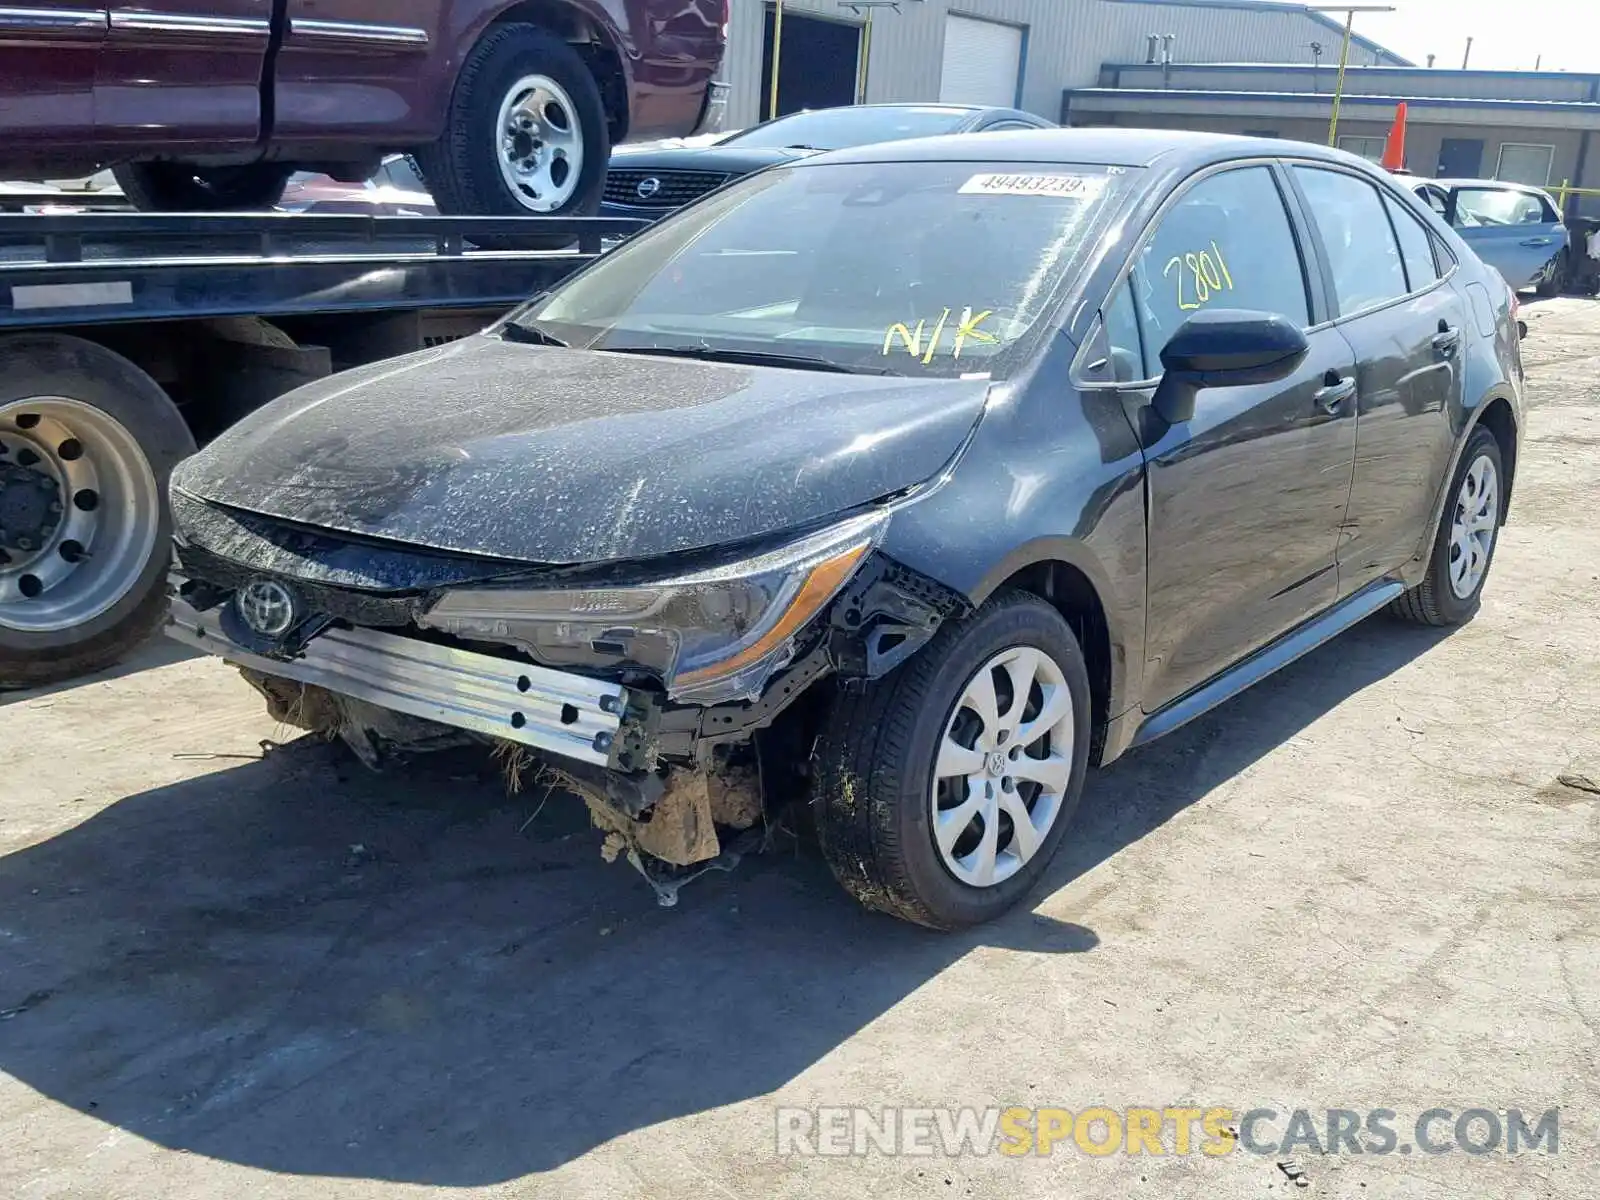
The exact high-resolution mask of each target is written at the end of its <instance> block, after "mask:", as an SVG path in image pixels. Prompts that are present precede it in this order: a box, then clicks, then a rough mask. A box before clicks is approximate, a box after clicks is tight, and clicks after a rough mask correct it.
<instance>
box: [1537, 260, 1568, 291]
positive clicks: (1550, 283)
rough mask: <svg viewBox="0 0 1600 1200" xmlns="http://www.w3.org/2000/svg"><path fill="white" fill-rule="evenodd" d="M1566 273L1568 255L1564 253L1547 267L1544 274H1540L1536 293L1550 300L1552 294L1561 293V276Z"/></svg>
mask: <svg viewBox="0 0 1600 1200" xmlns="http://www.w3.org/2000/svg"><path fill="white" fill-rule="evenodd" d="M1564 274H1566V255H1565V254H1563V255H1561V256H1560V257H1558V258H1557V259H1556V260H1555V261H1554V262H1552V263H1551V264H1550V266H1549V267H1548V268H1546V270H1545V272H1544V274H1542V275H1540V276H1539V282H1538V283H1536V284H1535V285H1534V288H1533V290H1534V293H1535V294H1536V295H1538V296H1541V297H1543V298H1544V299H1546V300H1548V299H1550V298H1551V297H1552V296H1559V295H1560V294H1561V278H1562V276H1563V275H1564Z"/></svg>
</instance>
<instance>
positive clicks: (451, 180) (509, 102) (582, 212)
mask: <svg viewBox="0 0 1600 1200" xmlns="http://www.w3.org/2000/svg"><path fill="white" fill-rule="evenodd" d="M610 156H611V133H610V127H609V125H608V123H607V120H606V112H605V105H604V104H603V103H602V101H601V98H600V87H599V84H597V83H596V82H595V78H594V75H593V74H592V73H591V72H590V70H589V68H588V67H587V66H586V65H585V64H584V61H583V59H582V58H580V57H579V56H578V53H577V51H575V50H574V49H573V48H572V47H571V46H569V45H567V43H565V42H563V41H562V40H561V39H560V38H558V37H555V36H554V35H553V34H550V33H547V32H546V31H544V30H543V29H540V28H538V27H537V26H534V25H527V24H521V23H514V24H507V25H500V26H496V27H495V28H493V29H491V30H490V31H489V32H488V33H487V34H485V35H484V37H483V39H482V40H481V41H479V43H478V44H477V46H475V47H474V48H473V50H472V52H471V53H470V54H469V55H468V56H467V59H466V62H465V63H463V64H462V67H461V74H460V76H459V77H458V78H457V80H456V87H455V94H454V95H453V97H452V98H451V101H450V110H449V115H448V117H447V124H446V127H445V133H444V136H443V137H442V138H440V139H439V140H438V141H437V142H435V143H434V144H433V145H431V146H426V147H423V148H422V149H420V150H419V151H418V152H417V155H416V158H417V161H418V164H419V166H420V167H421V175H422V178H423V179H424V180H425V181H426V182H427V186H428V189H429V191H431V192H432V194H433V199H434V203H435V204H437V205H438V206H439V211H440V212H442V213H447V214H453V215H473V216H508V217H539V216H547V217H557V216H559V217H568V216H590V215H593V214H594V213H595V212H598V211H599V208H600V199H601V192H602V190H603V189H604V187H605V178H606V166H607V162H608V160H609V158H610ZM573 240H574V239H572V238H570V237H555V236H551V237H544V238H538V237H536V238H533V239H526V238H518V239H516V240H515V243H514V244H515V245H518V246H524V245H526V246H534V247H536V248H537V247H549V248H559V247H562V246H566V245H570V244H571V243H572V241H573ZM502 243H503V244H506V245H510V244H513V243H512V242H511V241H510V240H509V239H481V240H479V244H480V245H490V246H496V247H497V246H499V245H501V244H502Z"/></svg>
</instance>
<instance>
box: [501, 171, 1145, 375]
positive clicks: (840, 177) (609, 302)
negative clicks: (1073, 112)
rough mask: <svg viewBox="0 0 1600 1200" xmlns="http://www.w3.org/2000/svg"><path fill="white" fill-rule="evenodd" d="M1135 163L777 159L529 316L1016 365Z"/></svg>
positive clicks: (535, 327) (548, 327) (709, 352)
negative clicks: (796, 163) (803, 162)
mask: <svg viewBox="0 0 1600 1200" xmlns="http://www.w3.org/2000/svg"><path fill="white" fill-rule="evenodd" d="M1136 174H1137V172H1136V171H1128V170H1124V169H1123V168H1120V167H1113V168H1106V167H1103V166H1070V165H1062V164H1055V163H1051V164H1035V163H1024V164H1017V163H949V162H891V163H881V162H880V163H870V164H869V163H861V164H856V163H840V164H815V163H813V164H811V165H807V166H801V167H790V168H780V169H774V170H768V171H763V172H760V173H759V174H757V175H753V176H751V177H749V178H748V179H746V180H744V181H742V182H740V183H737V184H735V185H733V186H732V187H729V188H728V189H726V190H725V191H722V192H719V193H717V194H715V195H713V196H711V197H709V198H707V199H706V200H703V201H701V202H699V203H698V204H695V205H693V206H691V207H690V208H687V209H684V210H683V211H681V212H680V213H678V214H677V215H676V216H673V217H669V218H667V219H666V220H665V221H662V222H661V223H659V224H657V225H655V226H652V227H651V228H650V229H648V230H646V231H645V232H644V233H642V234H640V235H638V236H637V237H636V238H634V239H633V240H632V241H630V242H628V243H626V244H624V245H623V246H621V247H619V248H618V249H616V250H613V251H612V252H611V253H609V254H607V255H605V256H604V257H602V258H601V259H600V260H599V261H597V262H596V263H595V264H594V265H593V266H592V267H590V268H589V269H588V270H586V271H583V272H581V273H579V274H578V275H575V276H573V277H572V278H571V279H570V280H568V281H567V282H565V283H563V284H562V285H561V286H559V287H558V288H556V290H555V291H553V292H551V293H550V294H549V295H548V296H546V297H544V298H542V299H540V300H537V301H535V302H534V303H533V304H532V305H530V306H528V307H527V308H525V309H524V310H522V311H521V312H519V313H518V314H516V316H515V318H514V321H515V323H516V324H518V325H519V326H520V327H521V328H522V329H523V330H525V331H533V332H534V333H536V334H538V335H539V336H540V337H542V338H545V339H548V340H558V341H560V342H562V343H565V344H567V345H571V346H578V347H584V348H587V349H597V350H636V351H637V350H649V349H660V350H666V351H668V352H678V353H690V352H692V353H698V354H702V355H704V356H706V357H715V356H716V354H717V353H718V352H723V353H725V354H726V356H727V357H729V358H730V359H732V358H734V357H735V356H738V355H744V356H747V357H748V356H751V355H758V354H766V355H773V356H777V355H781V356H783V357H784V358H786V359H791V360H811V361H812V363H813V364H815V365H818V366H822V367H826V368H831V369H835V370H854V371H863V372H867V371H873V372H880V373H882V372H886V373H890V374H896V375H908V376H926V375H934V376H955V375H961V374H965V373H989V374H992V375H1001V374H1004V373H1005V372H1006V371H1007V370H1009V369H1010V366H1011V364H1012V362H1013V360H1014V359H1015V358H1016V357H1017V355H1016V354H1013V353H1011V352H1012V351H1013V350H1014V349H1016V348H1018V347H1020V345H1021V344H1022V343H1023V342H1024V341H1025V340H1026V339H1027V338H1028V337H1029V335H1030V334H1031V333H1032V331H1033V330H1034V328H1035V327H1036V326H1037V325H1039V324H1040V323H1041V318H1042V316H1043V315H1044V314H1046V313H1047V312H1048V310H1049V308H1050V305H1051V304H1052V302H1053V301H1054V299H1055V297H1056V296H1057V295H1058V294H1059V293H1060V290H1061V288H1062V287H1063V285H1064V284H1065V283H1066V282H1067V281H1069V280H1070V279H1072V278H1073V276H1074V275H1075V273H1076V271H1077V269H1078V267H1079V265H1080V263H1081V262H1082V260H1083V258H1084V257H1085V255H1086V254H1087V253H1088V251H1089V249H1090V247H1092V246H1093V245H1094V244H1095V241H1096V240H1097V239H1098V237H1099V235H1100V231H1101V230H1102V229H1103V228H1104V227H1105V225H1106V224H1107V223H1108V221H1109V218H1110V216H1111V214H1114V213H1115V212H1116V211H1117V209H1118V208H1119V207H1120V200H1121V196H1122V195H1123V193H1124V191H1125V189H1127V188H1128V187H1129V186H1131V184H1130V180H1131V179H1132V178H1133V177H1134V176H1135V175H1136Z"/></svg>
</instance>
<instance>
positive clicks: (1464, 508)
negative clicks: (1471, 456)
mask: <svg viewBox="0 0 1600 1200" xmlns="http://www.w3.org/2000/svg"><path fill="white" fill-rule="evenodd" d="M1499 526H1500V478H1499V476H1498V475H1497V474H1496V472H1495V468H1494V463H1492V462H1490V461H1489V459H1488V458H1487V457H1481V458H1478V459H1477V460H1476V461H1474V462H1473V464H1472V465H1471V466H1470V467H1468V468H1467V474H1466V477H1465V478H1464V479H1462V481H1461V490H1460V491H1459V492H1458V493H1456V513H1455V519H1454V520H1453V521H1452V522H1451V525H1450V590H1451V591H1452V592H1454V593H1455V595H1456V599H1458V600H1465V599H1467V598H1468V597H1469V596H1471V595H1472V594H1473V593H1474V592H1476V591H1477V590H1478V585H1479V584H1481V583H1482V582H1483V573H1484V572H1485V571H1487V570H1488V569H1489V552H1490V550H1492V549H1493V548H1494V537H1495V532H1496V531H1497V530H1498V529H1499Z"/></svg>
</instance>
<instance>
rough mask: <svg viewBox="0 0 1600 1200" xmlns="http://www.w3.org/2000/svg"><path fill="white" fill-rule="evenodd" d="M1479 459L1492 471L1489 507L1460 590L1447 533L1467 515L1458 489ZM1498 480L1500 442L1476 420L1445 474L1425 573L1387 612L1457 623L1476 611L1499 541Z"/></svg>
mask: <svg viewBox="0 0 1600 1200" xmlns="http://www.w3.org/2000/svg"><path fill="white" fill-rule="evenodd" d="M1484 463H1486V464H1487V465H1488V468H1489V470H1490V471H1491V472H1492V479H1493V483H1494V494H1493V498H1492V502H1491V507H1492V510H1493V511H1492V513H1491V514H1490V517H1489V525H1488V527H1487V528H1488V535H1489V536H1488V539H1487V540H1488V545H1487V548H1484V547H1482V545H1481V542H1479V551H1480V553H1481V555H1482V569H1481V570H1480V571H1479V572H1478V575H1477V578H1476V580H1475V581H1474V582H1473V583H1472V586H1471V588H1470V589H1469V590H1467V592H1466V594H1465V595H1462V594H1461V593H1460V590H1459V589H1458V587H1457V586H1456V585H1455V584H1454V583H1453V582H1452V564H1453V563H1455V562H1458V561H1459V559H1460V555H1459V554H1458V553H1457V548H1456V546H1455V545H1454V537H1453V535H1454V532H1455V524H1456V520H1457V518H1458V516H1464V515H1468V514H1465V512H1464V510H1465V508H1466V504H1465V502H1464V501H1465V499H1466V497H1465V496H1464V493H1463V488H1464V487H1465V485H1466V482H1467V478H1468V476H1469V474H1472V473H1473V472H1475V471H1478V470H1480V464H1484ZM1504 481H1505V467H1504V464H1503V463H1502V461H1501V456H1500V443H1499V442H1498V441H1496V440H1495V436H1494V434H1492V433H1490V432H1489V430H1487V429H1485V428H1483V427H1482V426H1481V425H1480V426H1478V427H1477V428H1476V429H1474V430H1473V431H1472V433H1471V434H1470V435H1469V436H1468V438H1467V445H1466V449H1465V450H1463V451H1462V452H1461V461H1460V463H1459V464H1458V465H1457V466H1456V473H1455V475H1454V477H1453V478H1452V479H1451V480H1450V492H1449V495H1448V498H1447V499H1446V500H1445V505H1444V513H1443V515H1442V516H1441V517H1440V519H1439V529H1438V532H1437V533H1435V535H1434V539H1433V549H1432V551H1431V552H1430V554H1429V556H1428V573H1427V574H1426V575H1424V576H1423V577H1422V582H1421V583H1419V584H1418V585H1417V586H1416V587H1414V588H1412V589H1411V590H1410V591H1408V592H1407V593H1406V594H1405V595H1403V596H1401V597H1400V598H1399V599H1398V600H1396V601H1395V602H1394V603H1393V604H1391V605H1390V606H1389V611H1390V612H1392V613H1393V614H1394V615H1396V616H1398V617H1401V618H1403V619H1405V620H1407V621H1414V622H1416V623H1417V624H1419V625H1440V626H1443V625H1460V624H1462V623H1464V622H1466V621H1469V620H1471V619H1472V617H1473V615H1474V614H1475V613H1477V611H1478V604H1479V601H1480V599H1481V597H1482V595H1483V585H1484V584H1485V583H1486V582H1488V579H1489V568H1490V566H1491V565H1492V564H1493V563H1494V551H1495V546H1496V545H1497V544H1498V542H1499V537H1498V533H1499V527H1500V524H1501V522H1502V521H1503V520H1504V517H1505V514H1504V511H1503V510H1502V508H1501V503H1502V498H1503V497H1504V495H1505V484H1504ZM1474 540H1475V541H1477V540H1478V539H1476V538H1475V539H1474Z"/></svg>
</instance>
